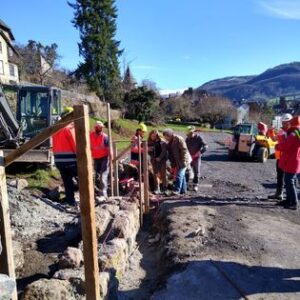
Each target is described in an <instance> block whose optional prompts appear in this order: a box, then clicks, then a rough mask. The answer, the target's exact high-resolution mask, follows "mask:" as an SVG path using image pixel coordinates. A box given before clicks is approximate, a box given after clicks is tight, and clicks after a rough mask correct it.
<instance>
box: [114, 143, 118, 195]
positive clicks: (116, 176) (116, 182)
mask: <svg viewBox="0 0 300 300" xmlns="http://www.w3.org/2000/svg"><path fill="white" fill-rule="evenodd" d="M113 148H114V149H113V150H114V158H116V157H117V155H118V149H117V143H114V144H113ZM113 165H114V193H115V196H119V161H118V160H114V161H113Z"/></svg>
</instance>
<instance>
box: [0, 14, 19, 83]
mask: <svg viewBox="0 0 300 300" xmlns="http://www.w3.org/2000/svg"><path fill="white" fill-rule="evenodd" d="M14 40H15V38H14V36H13V34H12V31H11V29H10V28H9V27H8V26H7V25H6V24H5V23H4V22H3V21H2V20H1V19H0V83H3V84H17V83H19V70H18V66H17V64H16V57H19V54H18V52H17V51H16V49H15V48H14V46H13V44H12V42H13V41H14Z"/></svg>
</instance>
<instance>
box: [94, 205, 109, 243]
mask: <svg viewBox="0 0 300 300" xmlns="http://www.w3.org/2000/svg"><path fill="white" fill-rule="evenodd" d="M95 213H96V234H97V238H98V239H99V238H100V237H101V236H102V235H103V234H104V232H105V231H106V229H107V226H108V224H109V222H110V220H111V214H110V212H109V211H108V210H107V209H104V208H102V207H100V206H97V207H96V212H95Z"/></svg>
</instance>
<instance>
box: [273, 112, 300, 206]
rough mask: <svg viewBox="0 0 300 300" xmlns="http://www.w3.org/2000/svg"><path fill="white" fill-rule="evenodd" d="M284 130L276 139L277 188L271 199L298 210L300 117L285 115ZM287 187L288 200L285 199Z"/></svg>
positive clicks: (283, 118) (282, 119) (283, 120)
mask: <svg viewBox="0 0 300 300" xmlns="http://www.w3.org/2000/svg"><path fill="white" fill-rule="evenodd" d="M281 121H282V128H281V130H280V131H279V132H278V133H277V135H276V136H275V137H274V139H276V140H277V142H278V143H277V145H276V148H275V157H276V170H277V188H276V193H275V194H274V195H270V196H269V197H268V198H269V199H278V200H280V202H278V204H279V205H282V206H284V207H285V208H288V209H293V210H296V209H297V208H298V193H297V188H296V182H297V175H298V174H299V173H300V117H299V116H295V117H293V116H292V115H291V114H284V115H283V116H282V118H281ZM284 185H285V189H286V199H285V200H284V199H283V188H284Z"/></svg>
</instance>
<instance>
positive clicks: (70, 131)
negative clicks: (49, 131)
mask: <svg viewBox="0 0 300 300" xmlns="http://www.w3.org/2000/svg"><path fill="white" fill-rule="evenodd" d="M52 145H53V154H54V159H55V162H61V163H67V162H75V161H76V140H75V132H74V125H73V124H69V125H68V126H66V127H65V128H63V129H61V130H59V131H58V132H57V133H55V134H54V135H53V136H52Z"/></svg>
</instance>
